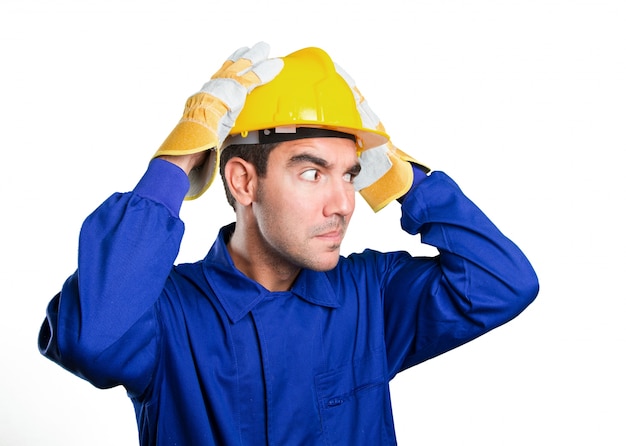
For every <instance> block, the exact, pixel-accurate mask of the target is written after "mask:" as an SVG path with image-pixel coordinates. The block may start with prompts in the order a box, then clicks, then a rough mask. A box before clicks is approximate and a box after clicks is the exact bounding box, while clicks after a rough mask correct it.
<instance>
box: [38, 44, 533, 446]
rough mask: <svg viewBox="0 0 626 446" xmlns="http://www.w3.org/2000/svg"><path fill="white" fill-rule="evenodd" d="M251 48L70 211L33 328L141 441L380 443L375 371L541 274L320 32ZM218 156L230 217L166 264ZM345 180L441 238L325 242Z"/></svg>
mask: <svg viewBox="0 0 626 446" xmlns="http://www.w3.org/2000/svg"><path fill="white" fill-rule="evenodd" d="M268 53H269V47H268V46H267V44H265V43H262V42H261V43H259V44H257V45H254V46H253V47H251V48H242V49H240V50H238V51H236V52H235V53H234V54H233V55H232V56H231V57H230V58H229V59H228V60H227V61H226V62H225V63H224V65H223V66H222V67H221V69H220V70H219V71H218V72H217V73H216V74H215V75H214V76H213V77H212V78H211V80H210V81H208V82H207V83H206V84H205V85H204V86H203V88H202V89H201V91H200V92H198V93H197V94H195V95H193V96H191V97H190V98H189V99H188V101H187V103H186V106H185V110H184V112H183V117H182V119H181V120H180V122H179V123H178V124H177V125H176V126H175V128H174V130H173V131H172V132H171V134H170V135H169V136H168V138H167V139H166V140H165V141H164V143H163V145H162V146H161V147H160V148H159V149H158V150H157V151H156V153H155V155H154V157H153V159H152V160H151V161H150V163H149V166H148V168H147V170H146V172H145V174H144V175H143V177H142V178H141V179H140V180H139V182H138V184H137V186H136V187H135V188H134V190H132V191H131V192H127V193H115V194H113V195H112V196H111V197H109V198H108V199H107V200H106V201H105V202H104V203H103V204H102V205H100V206H99V207H98V208H97V209H96V210H95V211H94V212H93V213H92V214H91V215H90V216H89V217H88V218H87V219H86V221H85V222H84V224H83V227H82V230H81V233H80V241H79V253H78V269H77V271H76V272H75V273H74V274H73V275H71V276H70V277H69V278H68V279H67V281H66V282H65V283H64V284H63V286H62V289H61V291H60V292H59V293H58V294H57V295H56V296H55V297H54V298H53V300H52V301H51V302H50V304H49V306H48V309H47V317H46V319H45V321H44V324H43V326H42V328H41V331H40V334H39V349H40V351H41V352H42V354H44V355H45V356H46V357H48V358H50V359H51V360H53V361H55V362H57V363H59V364H60V365H61V366H63V367H65V368H66V369H67V370H69V371H71V372H72V373H74V374H76V375H78V376H80V377H82V378H84V379H86V380H88V381H89V382H91V383H92V384H93V385H94V386H97V387H99V388H110V387H113V386H118V385H123V386H124V387H125V389H126V390H127V392H128V395H129V397H130V398H131V400H132V402H133V404H134V408H135V411H136V416H137V423H138V428H139V440H140V444H142V445H145V446H147V445H393V444H396V438H395V433H394V426H393V419H392V412H391V401H390V395H389V381H390V380H391V379H392V378H393V377H394V376H395V375H396V374H397V373H398V372H400V371H402V370H405V369H407V368H409V367H412V366H414V365H416V364H418V363H420V362H423V361H426V360H428V359H429V358H432V357H434V356H436V355H439V354H441V353H443V352H446V351H448V350H450V349H453V348H455V347H457V346H459V345H461V344H463V343H465V342H468V341H470V340H472V339H474V338H476V337H478V336H480V335H482V334H484V333H486V332H488V331H489V330H491V329H493V328H495V327H497V326H499V325H502V324H504V323H506V322H507V321H509V320H511V319H512V318H514V317H516V316H517V315H518V314H519V313H520V312H521V311H523V310H524V309H525V308H526V307H527V306H528V305H529V304H530V303H531V302H532V301H533V299H534V298H535V297H536V295H537V293H538V281H537V277H536V275H535V273H534V271H533V268H532V267H531V265H530V264H529V262H528V260H527V259H526V257H525V256H524V255H523V254H522V252H521V251H520V250H519V249H518V247H517V246H516V245H515V244H514V243H513V242H511V241H510V240H509V239H508V238H506V237H505V236H504V235H503V234H502V233H501V232H500V231H499V230H498V229H497V228H496V227H495V226H494V225H493V223H491V221H490V220H489V219H488V218H487V217H486V216H485V215H484V214H483V212H481V210H480V209H478V208H477V207H476V206H475V205H474V204H473V203H472V201H470V200H469V199H468V198H467V197H466V196H465V195H464V194H463V193H462V191H461V190H460V189H459V187H458V186H457V185H456V184H455V183H454V182H453V180H452V179H450V178H449V177H448V176H447V175H446V174H444V173H442V172H438V171H432V172H431V171H429V169H428V168H426V167H424V166H423V165H422V164H420V163H419V162H417V161H416V160H415V159H413V158H411V157H410V156H409V155H407V154H406V153H404V152H402V151H400V150H399V149H398V148H396V147H395V146H394V145H393V144H392V143H391V142H390V141H389V137H388V136H387V134H386V133H385V129H384V128H383V126H382V125H381V124H380V122H379V121H378V118H377V117H376V115H375V114H374V113H373V112H372V111H371V110H370V109H369V107H368V105H367V102H366V101H365V100H364V99H363V97H362V96H361V94H360V92H359V90H358V89H357V88H356V87H355V85H354V82H353V80H352V79H351V78H350V77H349V76H348V75H347V74H346V73H345V72H344V71H343V70H342V69H341V67H340V66H338V65H336V64H335V63H334V62H333V61H332V60H331V59H330V57H329V56H328V55H327V54H326V53H325V52H324V51H322V50H321V49H318V48H305V49H302V50H299V51H296V52H294V53H292V54H290V55H288V56H286V57H282V58H268ZM218 171H219V172H220V174H221V177H222V181H223V183H224V186H225V190H226V194H227V198H228V200H229V202H230V203H231V205H232V206H233V209H234V211H235V215H236V218H235V223H232V224H230V225H228V226H225V227H223V228H222V229H221V230H220V232H219V234H218V236H217V239H216V240H215V242H214V244H213V246H212V247H211V248H210V250H209V252H208V254H207V256H206V257H205V258H204V259H203V260H201V261H198V262H196V263H190V264H179V265H175V266H174V261H175V259H176V257H177V254H178V251H179V246H180V243H181V239H182V237H183V232H184V227H183V222H182V221H181V220H180V218H179V210H180V208H181V205H182V203H183V201H184V199H185V198H187V199H193V198H197V197H198V196H200V195H201V194H202V193H203V192H204V191H205V190H206V189H207V188H208V187H209V185H210V184H211V182H212V180H213V178H214V177H216V176H217V172H218ZM355 191H358V192H359V193H360V194H361V195H362V196H363V198H364V199H365V200H366V201H367V203H368V204H369V205H370V206H371V207H372V209H373V210H374V211H378V210H380V209H381V208H383V207H384V206H386V205H387V204H388V203H390V202H392V201H394V200H397V201H398V202H400V203H401V208H402V215H401V221H400V223H401V226H402V229H403V230H404V231H406V232H408V233H410V234H420V235H421V241H422V242H423V243H425V244H428V245H432V246H434V247H436V248H437V249H438V255H436V256H434V257H412V256H411V255H409V254H408V253H406V252H389V253H382V252H377V251H373V250H366V251H364V252H362V253H359V254H352V255H350V256H347V257H344V256H342V255H340V253H339V249H340V245H341V241H342V239H343V237H344V235H345V232H346V229H347V226H348V223H349V221H350V217H351V216H352V213H353V211H354V207H355ZM416 240H417V239H416ZM416 243H417V241H416Z"/></svg>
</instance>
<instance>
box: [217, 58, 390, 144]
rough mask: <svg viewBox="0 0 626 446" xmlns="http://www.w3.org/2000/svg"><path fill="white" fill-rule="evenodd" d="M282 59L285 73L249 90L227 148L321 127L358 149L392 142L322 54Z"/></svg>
mask: <svg viewBox="0 0 626 446" xmlns="http://www.w3.org/2000/svg"><path fill="white" fill-rule="evenodd" d="M282 60H283V62H284V67H283V69H282V70H281V72H280V73H279V74H278V75H277V76H276V77H275V78H274V79H273V80H271V81H270V82H268V83H267V84H264V85H261V86H259V87H257V88H255V89H254V90H252V91H251V92H250V94H249V95H248V97H247V99H246V103H245V105H244V107H243V110H242V111H241V113H240V114H239V116H238V117H237V120H236V121H235V125H234V126H233V128H232V130H231V132H230V135H229V138H227V140H226V141H225V143H224V146H223V147H226V146H228V145H230V144H246V143H249V144H254V143H258V142H266V141H265V140H264V139H263V135H265V136H267V135H275V136H279V135H280V136H279V139H274V140H278V141H280V140H287V139H299V138H300V137H307V136H308V137H311V136H315V135H316V132H315V131H313V132H312V131H311V130H310V129H320V133H319V134H320V136H324V135H326V136H332V135H333V133H332V132H340V133H343V134H348V135H352V136H354V138H355V141H356V144H357V150H359V151H362V150H366V149H369V148H372V147H376V146H380V145H382V144H385V143H386V142H387V141H388V140H389V136H388V135H387V134H386V133H385V132H384V131H380V130H376V129H374V128H367V127H365V126H364V125H363V122H362V120H361V115H360V114H359V110H358V109H357V104H356V100H355V96H354V92H353V91H352V88H351V87H350V86H349V85H348V83H347V82H346V81H345V80H344V78H343V77H342V76H341V75H340V74H339V73H337V70H336V69H335V64H334V63H333V61H332V59H331V58H330V56H329V55H328V54H327V53H326V52H325V51H324V50H322V49H320V48H314V47H310V48H304V49H301V50H299V51H296V52H294V53H291V54H289V55H288V56H285V57H283V58H282ZM259 135H260V139H261V140H260V141H259ZM301 135H302V136H301ZM280 138H282V139H280ZM271 141H272V140H268V141H267V142H271Z"/></svg>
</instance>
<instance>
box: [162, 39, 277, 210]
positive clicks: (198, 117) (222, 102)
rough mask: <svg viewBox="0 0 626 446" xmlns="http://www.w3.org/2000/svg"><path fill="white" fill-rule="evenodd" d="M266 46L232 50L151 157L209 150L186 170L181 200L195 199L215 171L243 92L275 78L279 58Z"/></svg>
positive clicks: (206, 185)
mask: <svg viewBox="0 0 626 446" xmlns="http://www.w3.org/2000/svg"><path fill="white" fill-rule="evenodd" d="M269 49H270V48H269V45H268V44H266V43H264V42H259V43H257V44H256V45H254V46H253V47H252V48H248V47H243V48H240V49H238V50H237V51H235V52H234V53H233V54H232V55H231V56H230V57H229V58H228V60H226V62H224V64H223V65H222V67H221V68H220V70H219V71H218V72H217V73H215V74H214V75H213V76H212V77H211V80H209V81H208V82H207V83H205V84H204V86H203V87H202V88H201V89H200V91H199V92H198V93H196V94H194V95H193V96H191V97H190V98H189V99H188V100H187V103H186V104H185V110H184V111H183V117H182V118H181V120H180V121H179V122H178V124H177V125H176V127H175V128H174V130H172V132H171V133H170V134H169V136H168V137H167V139H166V140H165V141H164V142H163V144H162V145H161V147H160V148H159V150H157V152H156V153H155V154H154V157H157V156H161V155H189V154H192V153H198V152H202V151H205V150H210V151H211V152H210V153H209V155H208V156H207V159H206V161H205V162H204V164H203V165H202V166H200V167H199V168H196V169H193V170H192V171H191V172H190V173H189V183H190V186H189V191H188V192H187V195H186V197H185V199H187V200H191V199H194V198H198V197H199V196H200V195H202V194H203V193H204V191H206V190H207V189H208V188H209V186H210V185H211V182H212V181H213V179H214V178H215V175H216V174H217V170H218V167H219V150H220V147H221V145H222V143H223V142H224V139H226V137H227V136H228V134H229V133H230V130H231V128H232V127H233V125H234V124H235V120H236V119H237V116H238V115H239V113H240V112H241V109H242V108H243V105H244V103H245V100H246V96H247V94H248V93H249V92H250V91H252V90H253V89H254V88H256V87H258V86H259V85H263V84H265V83H267V82H269V81H271V80H272V79H274V77H276V75H277V74H278V73H279V72H280V70H282V68H283V61H282V60H281V59H268V58H267V56H268V54H269Z"/></svg>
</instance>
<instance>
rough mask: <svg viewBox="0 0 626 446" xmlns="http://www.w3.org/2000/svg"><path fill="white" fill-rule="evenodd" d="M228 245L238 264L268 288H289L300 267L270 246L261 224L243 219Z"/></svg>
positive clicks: (249, 275) (241, 269) (236, 264)
mask: <svg viewBox="0 0 626 446" xmlns="http://www.w3.org/2000/svg"><path fill="white" fill-rule="evenodd" d="M227 248H228V252H229V253H230V256H231V258H232V259H233V263H234V264H235V267H236V268H237V269H238V270H239V271H241V272H242V273H243V274H245V275H246V276H247V277H249V278H250V279H252V280H254V281H256V282H258V283H259V284H260V285H262V286H263V287H264V288H265V289H267V290H269V291H287V290H289V289H290V288H291V287H292V285H293V283H294V282H295V280H296V278H297V277H298V274H299V273H300V269H301V268H300V267H298V266H295V265H293V264H290V263H289V262H287V261H286V260H285V259H282V258H280V256H278V255H276V254H274V253H273V252H272V250H271V249H270V248H268V246H267V244H266V243H264V241H263V238H262V237H261V235H260V233H259V231H258V228H256V227H247V226H246V224H245V223H244V222H243V221H241V220H240V219H237V223H236V225H235V231H234V232H233V234H232V236H231V238H230V240H229V241H228V244H227Z"/></svg>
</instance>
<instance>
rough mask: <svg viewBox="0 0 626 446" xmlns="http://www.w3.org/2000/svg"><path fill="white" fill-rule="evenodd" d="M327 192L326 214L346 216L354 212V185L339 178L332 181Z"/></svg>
mask: <svg viewBox="0 0 626 446" xmlns="http://www.w3.org/2000/svg"><path fill="white" fill-rule="evenodd" d="M330 186H331V187H329V188H328V191H327V193H326V201H325V206H324V216H325V217H330V216H332V215H340V216H342V217H346V216H349V215H352V212H354V186H353V185H352V184H351V183H348V182H346V181H345V180H344V179H343V178H339V179H337V180H335V181H333V182H332V184H331V185H330Z"/></svg>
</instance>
